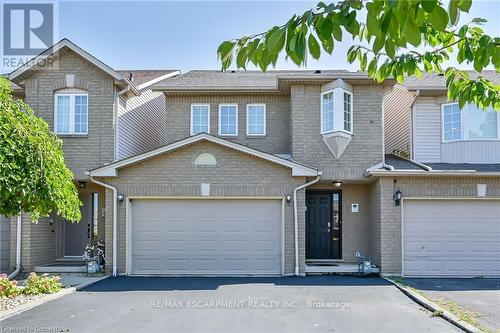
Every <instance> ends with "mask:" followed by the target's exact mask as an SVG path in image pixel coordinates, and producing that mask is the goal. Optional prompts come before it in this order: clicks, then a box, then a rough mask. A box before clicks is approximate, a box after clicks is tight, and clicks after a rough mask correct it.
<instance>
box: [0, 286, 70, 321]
mask: <svg viewBox="0 0 500 333" xmlns="http://www.w3.org/2000/svg"><path fill="white" fill-rule="evenodd" d="M75 291H76V288H75V287H71V288H64V289H62V290H61V291H58V292H57V293H55V294H48V295H46V296H45V297H42V298H40V299H37V300H34V301H32V302H29V303H26V304H23V305H21V306H19V307H17V308H15V309H11V310H7V311H4V312H2V313H1V314H0V322H1V321H2V320H5V319H7V318H10V317H12V316H15V315H18V314H20V313H22V312H24V311H28V310H31V309H33V308H35V307H37V306H39V305H42V304H45V303H47V302H50V301H53V300H55V299H58V298H61V297H63V296H66V295H69V294H72V293H74V292H75Z"/></svg>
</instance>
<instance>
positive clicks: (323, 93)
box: [319, 90, 335, 134]
mask: <svg viewBox="0 0 500 333" xmlns="http://www.w3.org/2000/svg"><path fill="white" fill-rule="evenodd" d="M327 94H332V98H333V97H334V96H333V95H335V94H334V93H333V90H328V91H325V92H322V93H321V100H320V120H319V121H320V128H321V131H320V132H321V134H328V133H332V132H334V131H335V119H334V123H333V128H332V129H331V130H329V131H325V129H324V128H323V96H325V95H327ZM333 102H334V101H333V100H332V103H333ZM333 113H334V114H335V109H334V110H333Z"/></svg>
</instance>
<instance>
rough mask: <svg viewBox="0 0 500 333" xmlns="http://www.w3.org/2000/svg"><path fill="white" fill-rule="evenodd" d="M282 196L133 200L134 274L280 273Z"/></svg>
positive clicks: (132, 238) (132, 258)
mask: <svg viewBox="0 0 500 333" xmlns="http://www.w3.org/2000/svg"><path fill="white" fill-rule="evenodd" d="M281 210H282V208H281V201H280V200H132V201H131V221H130V222H131V223H130V230H131V245H132V247H131V251H130V252H131V253H130V255H131V258H130V259H131V260H130V265H131V273H132V274H143V275H149V274H165V275H166V274H173V275H278V274H281V266H282V265H281V252H282V250H281V248H282V246H281V244H282V243H281V238H282V237H281V234H282V218H281V215H282V214H281Z"/></svg>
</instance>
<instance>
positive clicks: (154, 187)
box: [104, 142, 305, 274]
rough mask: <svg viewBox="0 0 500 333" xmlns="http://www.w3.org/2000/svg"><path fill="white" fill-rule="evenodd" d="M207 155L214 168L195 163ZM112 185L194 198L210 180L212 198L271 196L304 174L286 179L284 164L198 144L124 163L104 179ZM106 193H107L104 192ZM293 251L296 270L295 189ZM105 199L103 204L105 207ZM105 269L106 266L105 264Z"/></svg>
mask: <svg viewBox="0 0 500 333" xmlns="http://www.w3.org/2000/svg"><path fill="white" fill-rule="evenodd" d="M205 152H206V153H210V154H212V155H213V156H214V157H215V158H216V160H217V165H216V166H215V167H209V166H195V165H194V160H195V158H196V157H197V156H198V155H199V154H201V153H205ZM104 181H106V182H108V183H110V184H112V185H114V186H116V187H117V189H118V192H119V193H123V194H124V195H125V196H128V197H134V196H141V197H144V196H146V197H190V198H192V197H195V198H200V199H201V198H202V197H201V196H200V184H201V183H210V192H211V193H210V195H211V196H212V197H248V198H252V197H276V198H284V197H286V196H287V195H292V192H293V189H294V188H295V187H297V186H299V185H300V184H303V183H304V182H305V178H304V177H292V176H291V170H290V169H289V168H286V167H283V166H279V165H276V164H274V163H271V162H268V161H265V160H262V159H260V158H256V157H251V156H249V155H247V154H244V153H241V152H238V151H235V150H233V149H230V148H225V147H221V146H219V145H216V144H213V143H208V142H200V143H197V144H194V145H192V146H189V147H185V148H183V149H181V150H177V151H174V152H171V153H168V154H165V155H161V156H158V157H155V158H153V159H150V160H147V161H143V162H141V163H137V164H133V165H131V166H128V167H125V168H123V169H121V170H120V171H119V177H117V178H104ZM108 197H109V196H108ZM298 203H299V206H298V213H299V235H300V236H299V253H300V269H301V272H303V271H304V264H305V238H304V237H305V236H304V235H305V192H304V191H301V192H299V197H298ZM110 204H111V202H108V205H107V207H111V205H110ZM125 206H126V205H125V203H121V204H119V211H118V217H119V226H118V235H119V236H118V272H119V273H124V272H125V262H126V256H125V253H126V207H125ZM111 225H112V214H111V211H110V209H109V211H108V213H107V214H106V227H107V230H106V254H107V255H106V257H107V262H108V263H109V264H110V263H111V260H112V259H111V258H112V255H111V254H112V242H111V241H112V237H111V236H110V235H111ZM293 235H294V231H293V205H292V204H291V203H290V204H286V206H285V273H286V274H293V271H294V236H293ZM107 267H108V269H111V266H110V265H108V266H107Z"/></svg>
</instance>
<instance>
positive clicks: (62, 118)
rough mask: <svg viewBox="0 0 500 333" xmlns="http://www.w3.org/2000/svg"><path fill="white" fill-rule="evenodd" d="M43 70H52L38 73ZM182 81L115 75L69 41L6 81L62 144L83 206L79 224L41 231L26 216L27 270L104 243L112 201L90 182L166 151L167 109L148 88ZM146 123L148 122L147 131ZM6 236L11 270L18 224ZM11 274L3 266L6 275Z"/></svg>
mask: <svg viewBox="0 0 500 333" xmlns="http://www.w3.org/2000/svg"><path fill="white" fill-rule="evenodd" d="M42 59H44V61H41V60H42ZM40 63H52V64H53V65H52V66H50V67H37V65H36V64H40ZM130 73H132V74H130ZM178 74H179V72H178V71H168V70H166V71H116V70H114V69H112V68H111V67H109V66H108V65H106V64H104V63H103V62H101V61H100V60H99V59H97V58H95V57H94V56H92V55H91V54H89V53H87V52H86V51H84V50H83V49H81V48H80V47H78V46H77V45H75V44H73V43H72V42H71V41H69V40H67V39H63V40H61V41H60V42H58V43H57V44H55V45H54V46H52V47H51V48H49V49H47V50H46V51H45V52H43V53H42V54H40V55H39V56H37V57H36V58H35V59H34V60H33V61H30V62H28V63H26V64H25V65H24V66H21V67H19V68H17V69H16V70H15V71H13V72H12V73H10V74H9V75H8V78H9V80H10V81H11V83H12V85H13V87H14V88H15V90H14V91H15V96H16V97H19V98H23V99H24V100H25V101H26V102H27V103H28V104H29V105H30V106H31V107H32V108H33V110H34V111H35V113H36V114H37V115H38V116H40V117H42V118H44V119H45V120H46V121H47V123H48V124H49V127H50V128H51V130H53V131H54V133H56V134H57V135H58V136H59V137H60V138H61V139H62V140H63V150H64V156H65V160H66V163H67V165H68V167H69V168H70V169H71V171H73V176H74V180H75V184H76V185H77V187H78V192H79V196H80V200H81V201H82V202H83V207H82V215H83V218H82V221H81V222H80V223H78V224H76V223H75V224H71V223H67V222H66V221H64V220H63V219H61V218H59V217H57V216H51V217H50V218H44V219H41V220H40V221H39V222H38V223H36V224H35V223H32V222H31V221H30V218H29V216H28V215H27V214H24V215H23V217H22V230H21V231H22V232H21V235H22V236H21V239H22V242H21V244H22V250H21V266H22V269H23V270H33V269H35V268H36V267H37V266H40V265H45V264H53V263H55V262H56V260H59V259H68V258H79V257H81V255H82V254H83V250H84V249H85V246H86V245H87V244H88V243H90V242H91V241H94V240H104V239H105V238H106V236H105V234H106V227H105V225H104V216H105V210H106V206H107V204H106V200H110V199H109V198H106V196H105V191H104V187H102V186H101V185H99V184H96V183H94V182H92V181H91V179H90V177H89V174H88V170H90V169H93V168H96V167H99V166H102V165H105V164H107V163H111V162H113V161H116V160H117V159H118V158H122V157H126V156H129V155H135V154H138V153H141V152H144V151H147V150H151V149H154V148H157V147H158V146H161V145H163V144H165V140H166V138H165V115H164V113H163V112H159V109H160V108H162V106H163V104H162V102H161V101H158V94H157V93H154V92H151V90H150V89H149V87H150V86H151V84H154V83H155V82H157V81H158V80H164V79H166V78H168V77H172V76H175V75H178ZM143 105H149V106H151V107H148V108H144V107H143ZM144 123H148V126H147V130H145V126H144ZM127 128H134V129H143V132H142V133H138V132H137V131H133V130H131V131H128V130H127ZM139 134H140V135H139ZM2 222H3V221H2ZM4 229H5V230H6V229H9V231H8V232H9V233H10V236H9V237H5V235H4V233H2V237H1V238H0V242H1V243H0V244H1V245H0V248H1V249H4V244H5V242H6V239H9V240H10V254H9V255H10V267H9V268H10V270H13V269H14V268H15V266H16V252H17V251H16V244H17V232H16V231H17V218H12V219H11V223H10V228H7V227H6V226H4V223H2V229H1V230H0V231H3V230H4ZM4 253H5V252H4V251H2V258H3V256H4ZM2 262H4V261H2ZM6 270H7V269H6V268H5V267H4V266H3V265H2V271H6Z"/></svg>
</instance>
